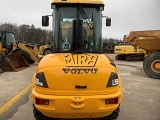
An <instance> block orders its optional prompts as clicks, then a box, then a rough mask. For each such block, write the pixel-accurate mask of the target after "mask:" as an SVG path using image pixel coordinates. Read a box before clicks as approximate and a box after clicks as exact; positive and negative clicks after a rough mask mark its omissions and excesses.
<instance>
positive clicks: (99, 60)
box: [37, 53, 115, 70]
mask: <svg viewBox="0 0 160 120" xmlns="http://www.w3.org/2000/svg"><path fill="white" fill-rule="evenodd" d="M56 66H62V67H106V66H107V67H108V68H113V69H115V64H114V62H113V61H112V60H111V59H110V58H109V57H108V56H106V55H104V54H91V53H86V54H71V53H56V54H48V55H46V56H45V57H44V58H43V59H42V60H41V61H40V63H39V65H38V69H37V70H40V69H43V68H46V67H56Z"/></svg>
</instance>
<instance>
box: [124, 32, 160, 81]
mask: <svg viewBox="0 0 160 120" xmlns="http://www.w3.org/2000/svg"><path fill="white" fill-rule="evenodd" d="M126 40H127V41H128V42H129V43H130V44H131V45H132V46H135V47H139V48H141V49H143V50H145V58H144V61H143V69H144V71H145V73H146V74H147V75H148V76H149V77H152V78H155V79H160V45H159V44H160V30H148V31H131V32H130V34H129V35H128V36H127V37H126Z"/></svg>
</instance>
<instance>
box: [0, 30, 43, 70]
mask: <svg viewBox="0 0 160 120" xmlns="http://www.w3.org/2000/svg"><path fill="white" fill-rule="evenodd" d="M0 56H1V61H0V64H1V69H2V70H3V71H19V70H21V69H24V68H26V67H29V64H28V63H34V62H39V61H40V57H39V56H38V49H37V46H36V45H31V44H25V43H22V42H19V41H16V40H15V37H14V33H12V32H8V31H0Z"/></svg>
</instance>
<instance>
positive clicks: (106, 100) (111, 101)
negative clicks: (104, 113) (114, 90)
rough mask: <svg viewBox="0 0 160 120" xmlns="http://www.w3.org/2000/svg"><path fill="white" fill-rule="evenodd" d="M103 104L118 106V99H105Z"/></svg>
mask: <svg viewBox="0 0 160 120" xmlns="http://www.w3.org/2000/svg"><path fill="white" fill-rule="evenodd" d="M105 104H118V97H116V98H111V99H105Z"/></svg>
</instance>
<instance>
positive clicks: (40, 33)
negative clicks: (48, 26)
mask: <svg viewBox="0 0 160 120" xmlns="http://www.w3.org/2000/svg"><path fill="white" fill-rule="evenodd" d="M0 31H9V32H12V33H14V35H15V39H16V40H17V41H22V42H27V43H36V44H40V43H41V44H42V43H43V44H48V43H50V42H51V39H52V31H51V30H44V29H41V28H35V26H34V25H31V26H29V25H26V24H22V25H19V26H18V25H17V24H12V23H4V24H0Z"/></svg>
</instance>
